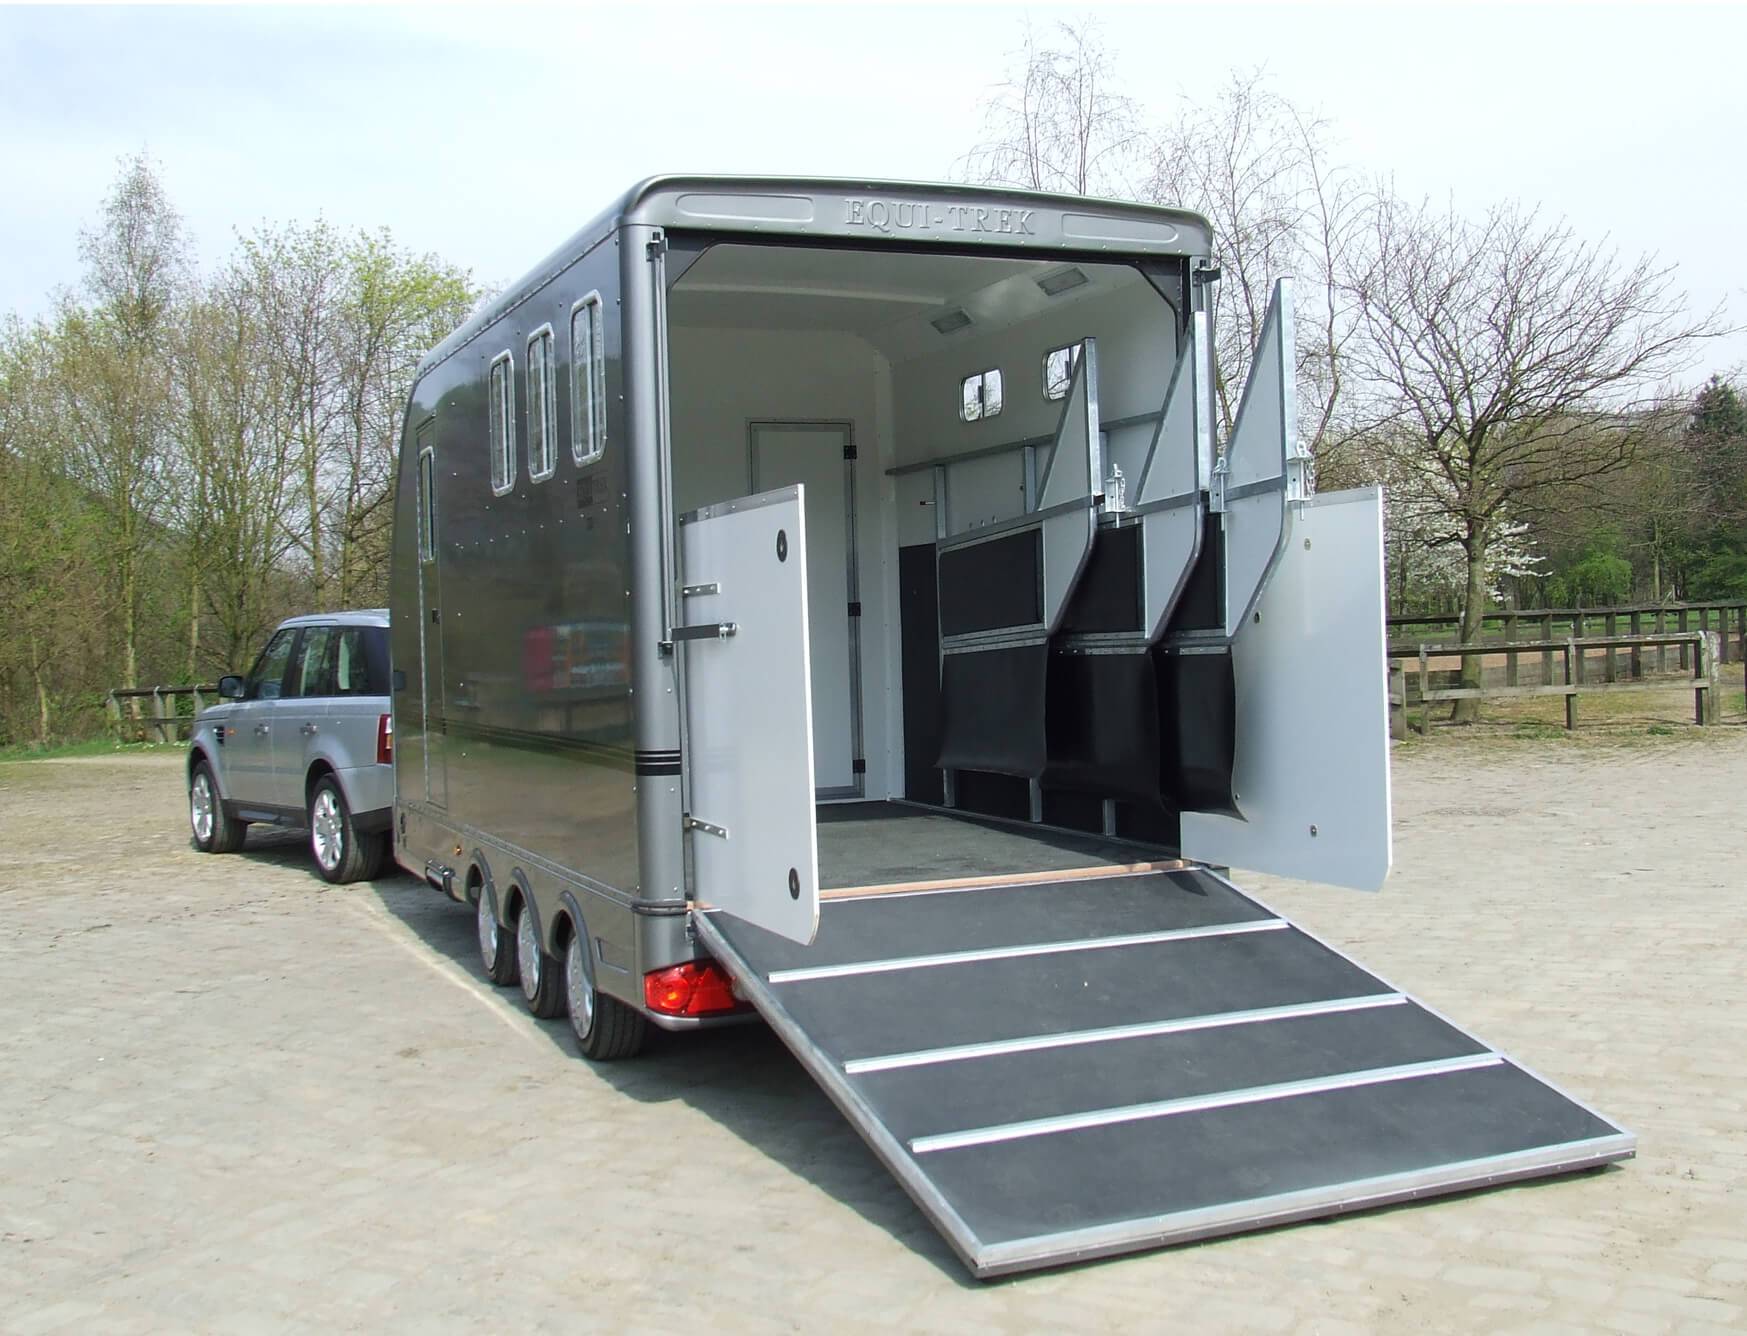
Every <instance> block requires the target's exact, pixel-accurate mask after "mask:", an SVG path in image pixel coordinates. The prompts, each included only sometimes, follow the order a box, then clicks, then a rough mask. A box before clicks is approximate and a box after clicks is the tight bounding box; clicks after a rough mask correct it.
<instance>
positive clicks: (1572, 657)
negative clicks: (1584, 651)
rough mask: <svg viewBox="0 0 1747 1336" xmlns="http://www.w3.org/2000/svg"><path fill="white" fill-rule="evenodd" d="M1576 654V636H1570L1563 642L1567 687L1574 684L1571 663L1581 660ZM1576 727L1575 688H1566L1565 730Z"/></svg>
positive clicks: (1571, 730)
mask: <svg viewBox="0 0 1747 1336" xmlns="http://www.w3.org/2000/svg"><path fill="white" fill-rule="evenodd" d="M1576 655H1577V641H1576V637H1572V638H1571V639H1569V640H1567V641H1566V642H1565V685H1566V686H1567V687H1572V686H1574V684H1573V682H1572V680H1571V669H1572V665H1573V664H1580V663H1582V662H1583V660H1581V659H1579V658H1577V657H1576ZM1579 676H1581V669H1580V670H1579ZM1576 729H1577V692H1576V691H1575V690H1568V691H1566V693H1565V730H1566V731H1567V732H1575V731H1576Z"/></svg>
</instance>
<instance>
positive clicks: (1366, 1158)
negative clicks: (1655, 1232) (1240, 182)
mask: <svg viewBox="0 0 1747 1336" xmlns="http://www.w3.org/2000/svg"><path fill="white" fill-rule="evenodd" d="M828 895H829V893H828ZM695 922H696V924H697V929H698V933H699V935H700V937H701V938H702V940H703V941H704V943H705V944H706V945H707V946H708V948H709V949H710V950H711V952H713V953H714V954H715V955H716V957H717V958H718V959H720V960H721V961H722V963H723V964H724V965H725V966H726V968H727V969H728V970H729V971H730V973H732V975H733V976H734V978H735V980H736V982H737V983H738V985H739V987H740V988H741V990H742V991H743V992H744V993H745V995H746V996H747V997H748V998H749V999H750V1000H751V1002H752V1003H753V1004H754V1005H755V1006H756V1007H757V1009H758V1010H759V1011H760V1012H761V1013H762V1014H763V1015H764V1017H765V1018H766V1020H768V1021H769V1023H770V1024H771V1026H772V1027H773V1028H774V1029H775V1030H776V1031H777V1033H778V1034H779V1035H780V1036H781V1037H782V1039H783V1040H784V1042H785V1043H786V1044H787V1045H788V1046H789V1048H790V1049H792V1050H793V1051H794V1053H795V1055H796V1056H797V1057H798V1058H799V1059H800V1060H801V1062H802V1063H803V1064H804V1065H805V1066H806V1068H807V1070H808V1071H809V1072H810V1073H811V1074H812V1075H813V1077H814V1079H815V1080H817V1081H818V1082H819V1084H820V1085H821V1086H822V1087H823V1088H824V1089H825V1091H826V1093H827V1094H828V1095H829V1096H830V1097H831V1099H832V1100H833V1101H834V1102H835V1103H836V1104H837V1106H838V1108H839V1109H841V1110H842V1111H843V1113H844V1114H845V1115H846V1116H847V1117H848V1118H849V1120H850V1122H851V1123H852V1124H854V1126H855V1128H856V1130H857V1131H858V1132H860V1133H861V1135H862V1136H863V1137H864V1138H865V1139H866V1140H867V1142H868V1144H869V1145H870V1146H871V1147H872V1148H873V1150H874V1151H875V1153H876V1154H878V1155H879V1157H880V1158H881V1160H883V1161H884V1162H885V1164H886V1166H887V1167H888V1168H889V1169H890V1170H891V1171H892V1172H893V1173H894V1174H895V1175H896V1177H897V1178H898V1180H899V1181H900V1182H901V1183H902V1184H903V1185H904V1187H905V1189H906V1190H907V1191H908V1192H909V1193H910V1195H911V1197H912V1198H914V1199H915V1201H916V1203H917V1204H918V1205H919V1206H920V1207H921V1208H922V1210H923V1211H924V1212H925V1213H926V1214H927V1215H928V1216H929V1218H930V1219H931V1220H932V1221H933V1222H934V1224H935V1225H936V1227H937V1228H939V1229H940V1231H941V1233H942V1234H944V1235H945V1236H946V1238H947V1239H948V1240H949V1242H950V1243H951V1244H952V1246H953V1248H954V1249H955V1250H956V1251H957V1253H958V1254H959V1256H960V1257H961V1258H962V1259H963V1261H964V1262H965V1264H966V1266H968V1267H969V1268H970V1269H971V1270H972V1271H973V1272H974V1273H975V1274H976V1275H978V1276H980V1277H991V1276H997V1275H1001V1274H1004V1273H1008V1272H1015V1271H1023V1270H1028V1269H1032V1268H1037V1267H1044V1266H1052V1265H1059V1264H1062V1263H1067V1262H1074V1261H1080V1260H1084V1259H1088V1258H1093V1257H1099V1256H1105V1255H1109V1254H1114V1253H1122V1252H1129V1251H1134V1250H1138V1249H1142V1248H1149V1247H1155V1246H1159V1245H1163V1244H1170V1243H1179V1242H1186V1241H1189V1240H1192V1239H1200V1238H1207V1237H1210V1236H1214V1235H1219V1234H1227V1233H1234V1232H1237V1231H1241V1230H1246V1229H1252V1228H1257V1227H1261V1226H1265V1225H1275V1224H1281V1223H1285V1222H1287V1221H1291V1220H1297V1219H1305V1218H1309V1217H1314V1216H1322V1215H1330V1214H1334V1213H1337V1212H1342V1211H1349V1210H1354V1209H1359V1208H1363V1207H1370V1206H1376V1205H1381V1204H1384V1203H1388V1202H1395V1201H1402V1200H1407V1199H1411V1198H1417V1197H1423V1196H1429V1195H1434V1194H1437V1193H1444V1192H1454V1191H1459V1190H1462V1189H1467V1188H1474V1187H1479V1186H1484V1185H1490V1184H1496V1183H1501V1182H1506V1181H1510V1180H1513V1179H1522V1178H1531V1177H1538V1176H1543V1175H1549V1174H1557V1173H1563V1172H1567V1171H1570V1170H1575V1169H1581V1168H1586V1167H1591V1166H1594V1165H1599V1164H1604V1163H1607V1162H1609V1161H1612V1160H1618V1159H1623V1158H1625V1157H1628V1156H1630V1155H1631V1154H1632V1153H1633V1151H1634V1146H1635V1140H1634V1138H1633V1137H1632V1135H1631V1134H1630V1133H1628V1132H1625V1131H1623V1130H1622V1129H1620V1128H1619V1127H1617V1126H1615V1125H1614V1124H1612V1123H1611V1122H1609V1121H1607V1120H1606V1119H1604V1118H1602V1117H1601V1116H1600V1115H1598V1114H1596V1113H1595V1112H1593V1111H1591V1110H1590V1109H1588V1108H1586V1107H1584V1106H1583V1105H1582V1104H1580V1103H1578V1102H1577V1101H1575V1100H1573V1099H1572V1098H1570V1097H1569V1096H1567V1095H1565V1094H1563V1093H1562V1092H1560V1091H1558V1090H1556V1089H1554V1088H1553V1087H1552V1086H1550V1085H1549V1084H1547V1083H1546V1082H1544V1081H1543V1080H1541V1079H1540V1078H1538V1077H1536V1076H1535V1075H1533V1074H1532V1073H1530V1072H1528V1071H1526V1070H1525V1069H1524V1068H1522V1067H1521V1066H1519V1065H1518V1064H1516V1063H1514V1062H1512V1061H1511V1060H1510V1059H1508V1058H1506V1057H1504V1056H1503V1055H1502V1054H1499V1053H1497V1052H1495V1051H1494V1050H1492V1049H1490V1048H1488V1047H1487V1046H1486V1045H1485V1044H1483V1043H1482V1042H1481V1041H1479V1040H1478V1039H1475V1038H1474V1037H1473V1036H1471V1035H1468V1034H1466V1033H1464V1032H1463V1031H1461V1030H1459V1029H1457V1028H1456V1027H1455V1026H1453V1025H1451V1024H1450V1023H1449V1022H1448V1021H1446V1020H1444V1019H1443V1018H1442V1017H1440V1016H1438V1015H1437V1014H1436V1013H1434V1012H1432V1011H1430V1010H1429V1009H1428V1008H1426V1007H1424V1006H1422V1005H1421V1004H1419V1003H1418V1002H1416V1001H1414V1000H1413V999H1412V998H1410V997H1408V996H1406V995H1405V994H1403V993H1401V992H1399V991H1397V990H1395V989H1393V988H1391V987H1390V986H1389V985H1388V984H1386V983H1385V982H1383V981H1382V980H1381V979H1379V978H1377V977H1376V976H1375V975H1373V974H1371V973H1369V972H1368V971H1366V970H1364V969H1363V968H1361V967H1360V966H1358V965H1357V964H1355V963H1353V962H1352V961H1351V960H1348V959H1347V958H1346V957H1345V956H1343V955H1341V954H1340V953H1339V952H1337V951H1334V950H1333V949H1331V948H1330V947H1328V946H1326V945H1324V944H1323V943H1321V942H1319V941H1318V940H1316V939H1315V938H1314V937H1312V936H1310V935H1309V934H1308V933H1306V932H1304V931H1302V930H1301V929H1299V928H1297V927H1295V926H1293V925H1292V924H1291V923H1289V922H1287V921H1286V920H1285V919H1283V918H1280V917H1279V916H1278V915H1276V914H1274V913H1273V912H1272V911H1270V910H1269V909H1267V908H1266V907H1265V906H1263V905H1262V904H1260V903H1259V902H1258V901H1256V900H1254V899H1253V898H1251V897H1249V896H1247V895H1245V894H1243V893H1242V892H1240V891H1238V890H1237V889H1236V888H1235V887H1234V886H1232V885H1231V883H1229V882H1228V881H1226V880H1225V879H1224V878H1222V877H1219V876H1217V875H1215V874H1213V873H1212V872H1209V871H1207V870H1205V869H1201V868H1170V867H1161V868H1158V869H1154V870H1147V871H1143V872H1138V873H1137V872H1134V871H1132V870H1124V871H1121V872H1114V873H1104V874H1097V875H1074V874H1072V873H1063V874H1061V876H1059V877H1058V878H1055V879H1050V880H1040V879H1031V880H1025V881H1019V882H1015V883H1011V884H1005V885H987V884H980V885H974V886H966V887H959V888H945V889H933V890H921V891H898V892H892V891H889V890H885V889H883V888H871V889H869V890H866V891H863V892H849V893H845V894H839V895H835V896H829V898H827V899H825V900H824V902H823V903H822V906H821V915H820V924H819V932H818V935H817V937H816V939H815V940H814V942H813V944H812V945H810V946H802V945H798V944H797V943H795V942H792V941H789V940H786V939H785V938H782V937H779V936H777V935H775V934H773V933H770V932H767V931H765V930H763V929H761V928H757V927H754V926H752V925H750V924H748V923H746V922H744V921H742V920H739V919H736V918H734V917H732V916H730V915H729V914H727V913H725V912H722V911H707V912H702V913H699V914H697V915H696V916H695Z"/></svg>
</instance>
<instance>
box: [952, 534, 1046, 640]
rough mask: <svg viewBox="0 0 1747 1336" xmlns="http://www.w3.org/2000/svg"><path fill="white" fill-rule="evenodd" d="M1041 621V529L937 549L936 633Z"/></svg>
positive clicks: (956, 633)
mask: <svg viewBox="0 0 1747 1336" xmlns="http://www.w3.org/2000/svg"><path fill="white" fill-rule="evenodd" d="M1042 621H1043V531H1042V529H1041V528H1034V529H1024V530H1021V531H1020V532H1018V533H1011V534H1006V535H1004V536H1003V537H1000V538H991V539H989V540H988V541H987V542H982V543H972V544H970V545H969V546H967V547H954V548H948V549H946V550H945V551H943V552H941V553H940V633H941V634H942V635H946V636H962V635H970V634H972V633H973V632H977V631H999V630H1003V629H1005V628H1007V627H1014V626H1036V625H1038V624H1039V623H1040V622H1042Z"/></svg>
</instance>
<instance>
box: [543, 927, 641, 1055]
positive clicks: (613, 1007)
mask: <svg viewBox="0 0 1747 1336" xmlns="http://www.w3.org/2000/svg"><path fill="white" fill-rule="evenodd" d="M564 998H565V1001H566V1003H567V1004H568V1005H569V1010H570V1031H571V1033H572V1034H574V1035H575V1036H576V1046H577V1048H578V1049H580V1050H581V1051H582V1056H583V1057H585V1058H591V1059H593V1060H594V1061H595V1062H612V1061H614V1060H615V1059H618V1058H629V1057H633V1056H635V1054H636V1053H637V1051H638V1050H639V1049H641V1048H642V1047H643V1040H644V1038H645V1037H646V1036H647V1035H648V1033H649V1022H648V1020H647V1018H645V1016H644V1015H643V1013H642V1012H640V1011H638V1010H637V1009H636V1008H634V1007H628V1006H626V1005H625V1004H624V1003H623V1002H621V1001H619V999H618V998H616V997H608V996H607V995H606V994H605V993H602V992H599V991H597V990H596V988H595V986H594V970H593V968H592V967H591V966H590V964H589V958H588V933H587V931H586V930H585V929H583V928H578V929H577V930H576V931H575V932H573V933H571V934H570V944H569V945H568V946H566V947H565V948H564Z"/></svg>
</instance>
